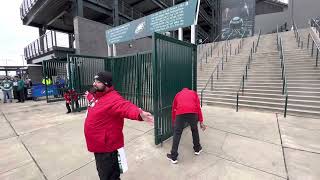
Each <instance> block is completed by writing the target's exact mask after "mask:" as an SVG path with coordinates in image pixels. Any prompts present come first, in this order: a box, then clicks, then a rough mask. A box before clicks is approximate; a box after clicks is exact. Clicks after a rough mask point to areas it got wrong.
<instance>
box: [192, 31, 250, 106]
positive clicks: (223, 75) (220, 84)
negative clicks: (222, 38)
mask: <svg viewBox="0 0 320 180" xmlns="http://www.w3.org/2000/svg"><path fill="white" fill-rule="evenodd" d="M252 40H253V38H252V37H250V38H245V39H244V43H243V48H242V49H241V50H240V53H239V54H237V55H234V50H231V52H232V53H231V54H232V55H231V56H228V60H227V61H224V69H223V70H222V67H221V65H220V66H219V75H218V77H219V78H218V79H217V78H216V77H217V72H215V73H214V79H213V81H214V82H213V86H212V88H213V89H212V90H211V80H210V82H209V84H208V86H207V88H206V89H205V90H204V91H203V103H204V104H208V105H229V106H230V105H234V104H235V96H234V94H235V92H236V89H237V88H238V87H239V78H240V75H241V74H242V72H243V67H244V64H245V63H246V62H247V61H248V57H249V52H250V48H251V47H252ZM239 41H240V40H239V39H238V40H233V41H231V42H230V43H231V47H238V43H239ZM220 55H221V53H220ZM221 58H222V57H221V56H220V57H217V60H216V61H215V62H216V63H214V64H213V65H214V66H206V68H205V69H203V70H202V71H200V70H199V71H198V93H199V96H200V97H201V91H202V90H203V89H204V87H205V85H206V83H207V81H208V79H209V78H210V76H211V74H212V72H213V70H214V69H215V67H216V65H217V63H218V62H219V60H221ZM224 60H225V58H224ZM198 69H199V68H198Z"/></svg>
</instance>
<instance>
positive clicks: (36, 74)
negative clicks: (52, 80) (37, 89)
mask: <svg viewBox="0 0 320 180" xmlns="http://www.w3.org/2000/svg"><path fill="white" fill-rule="evenodd" d="M28 74H29V78H30V79H31V81H32V83H41V81H42V66H28Z"/></svg>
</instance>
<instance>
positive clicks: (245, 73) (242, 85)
mask: <svg viewBox="0 0 320 180" xmlns="http://www.w3.org/2000/svg"><path fill="white" fill-rule="evenodd" d="M260 36H261V30H260V31H259V36H258V38H257V42H256V43H255V42H254V41H253V42H252V47H251V49H250V54H249V57H248V61H247V63H246V66H245V68H244V70H243V73H242V76H241V81H240V86H239V89H238V91H237V101H236V102H237V104H236V111H237V112H238V111H239V94H240V91H241V92H242V95H244V89H245V80H246V79H248V70H249V69H250V65H251V62H252V61H253V54H254V53H256V52H257V50H258V46H259V41H260Z"/></svg>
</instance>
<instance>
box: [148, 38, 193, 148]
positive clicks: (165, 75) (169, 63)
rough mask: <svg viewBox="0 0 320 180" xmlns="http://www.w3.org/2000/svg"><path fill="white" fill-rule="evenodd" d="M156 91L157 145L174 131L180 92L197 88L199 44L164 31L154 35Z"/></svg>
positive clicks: (153, 61)
mask: <svg viewBox="0 0 320 180" xmlns="http://www.w3.org/2000/svg"><path fill="white" fill-rule="evenodd" d="M153 44H154V47H153V59H152V65H153V94H154V97H153V98H154V99H153V101H154V111H153V113H154V117H155V144H159V143H162V142H163V141H164V140H166V139H168V138H169V137H171V136H172V134H173V129H172V117H171V109H172V102H173V99H174V97H175V95H176V93H177V92H179V91H180V90H182V88H184V87H188V88H190V89H193V90H195V91H196V90H197V50H196V45H193V44H190V43H186V42H183V41H179V40H176V39H174V38H170V37H167V36H164V35H161V34H157V33H155V34H154V36H153Z"/></svg>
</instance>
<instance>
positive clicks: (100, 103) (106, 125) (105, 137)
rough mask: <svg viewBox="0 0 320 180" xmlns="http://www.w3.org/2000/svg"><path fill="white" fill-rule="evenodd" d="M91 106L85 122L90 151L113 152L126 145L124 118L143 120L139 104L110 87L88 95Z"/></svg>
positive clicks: (85, 132)
mask: <svg viewBox="0 0 320 180" xmlns="http://www.w3.org/2000/svg"><path fill="white" fill-rule="evenodd" d="M87 99H88V101H89V106H88V110H87V117H86V120H85V124H84V134H85V138H86V142H87V148H88V151H90V152H96V153H102V152H113V151H115V150H117V149H119V148H121V147H123V146H124V138H123V133H122V130H123V125H124V118H128V119H133V120H139V121H142V119H141V117H140V113H141V112H142V110H141V109H139V108H138V107H137V106H135V105H134V104H132V103H131V102H129V101H127V100H125V99H123V98H122V97H121V95H120V94H119V93H118V92H117V91H116V90H114V88H113V87H111V88H109V89H108V90H107V91H106V92H97V93H95V94H94V95H93V94H89V95H88V96H87Z"/></svg>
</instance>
